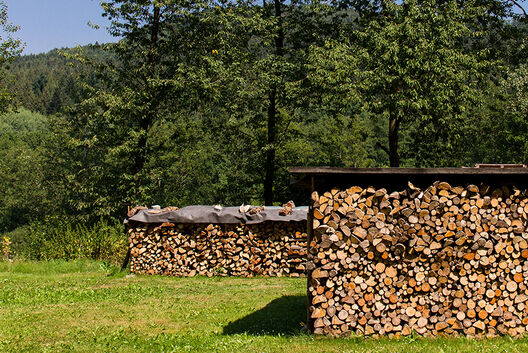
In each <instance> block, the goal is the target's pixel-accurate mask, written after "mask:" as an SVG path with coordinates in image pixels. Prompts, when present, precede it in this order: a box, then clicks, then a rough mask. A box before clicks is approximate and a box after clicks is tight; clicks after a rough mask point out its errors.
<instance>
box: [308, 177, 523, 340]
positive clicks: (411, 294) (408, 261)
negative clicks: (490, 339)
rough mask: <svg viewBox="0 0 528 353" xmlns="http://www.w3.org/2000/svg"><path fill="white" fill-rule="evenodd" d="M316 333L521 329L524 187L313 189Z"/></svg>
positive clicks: (496, 332)
mask: <svg viewBox="0 0 528 353" xmlns="http://www.w3.org/2000/svg"><path fill="white" fill-rule="evenodd" d="M312 199H313V202H314V203H313V215H314V221H313V227H314V235H313V239H312V240H311V242H310V244H309V254H308V262H307V268H308V270H309V274H308V276H309V283H308V287H309V288H308V297H309V302H310V308H309V313H310V319H311V322H310V324H311V326H312V328H313V330H314V332H315V333H316V334H327V335H333V336H336V335H344V334H348V333H351V332H355V333H358V334H363V335H388V336H390V337H391V336H396V337H397V336H402V335H403V336H405V335H410V334H411V333H412V332H413V331H416V332H418V333H420V334H422V335H426V336H436V335H443V334H448V335H457V334H464V335H468V336H475V335H478V336H479V335H486V336H496V335H504V334H508V335H511V336H517V335H523V334H524V333H526V331H527V328H528V281H527V278H528V262H527V261H526V259H527V258H528V233H527V231H526V225H527V220H528V193H527V192H526V191H525V190H519V189H517V188H515V187H508V186H504V185H503V186H499V187H497V188H490V187H489V186H487V185H480V186H476V185H468V186H466V187H461V186H454V187H453V186H451V185H449V184H448V183H446V182H435V183H434V184H433V185H431V186H430V187H428V188H427V189H424V190H421V189H419V188H416V187H414V186H413V185H412V184H409V188H408V189H407V190H403V191H401V192H387V190H385V189H374V188H372V187H369V188H361V187H351V188H349V189H347V190H339V189H333V190H330V191H327V192H323V193H320V194H319V193H317V192H314V193H313V195H312Z"/></svg>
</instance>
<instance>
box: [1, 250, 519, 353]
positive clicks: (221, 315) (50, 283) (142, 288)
mask: <svg viewBox="0 0 528 353" xmlns="http://www.w3.org/2000/svg"><path fill="white" fill-rule="evenodd" d="M305 321H306V282H305V279H303V278H236V277H212V278H207V277H193V278H172V277H159V276H133V277H127V275H126V272H119V271H118V268H117V267H115V266H113V265H108V264H106V263H104V262H95V261H80V260H79V261H70V262H66V261H47V262H13V263H9V262H1V263H0V351H1V352H70V351H76V352H251V351H253V352H433V351H434V352H526V351H528V340H527V339H515V340H514V339H511V338H509V337H503V338H499V339H480V340H477V339H467V338H449V339H448V338H436V339H425V338H421V337H418V336H414V337H408V338H404V339H400V340H389V339H376V338H368V339H365V338H362V337H349V338H338V339H332V338H321V337H316V336H313V335H309V334H307V333H305V332H304V330H303V326H304V323H305Z"/></svg>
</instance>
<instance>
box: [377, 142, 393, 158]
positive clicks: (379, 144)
mask: <svg viewBox="0 0 528 353" xmlns="http://www.w3.org/2000/svg"><path fill="white" fill-rule="evenodd" d="M376 146H377V147H379V148H381V149H382V150H383V151H385V153H387V155H389V156H390V152H389V149H388V148H387V147H385V146H383V145H382V144H381V143H379V142H376Z"/></svg>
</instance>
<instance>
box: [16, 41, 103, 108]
mask: <svg viewBox="0 0 528 353" xmlns="http://www.w3.org/2000/svg"><path fill="white" fill-rule="evenodd" d="M79 51H82V52H83V53H84V55H86V56H87V57H89V58H91V59H93V60H101V61H102V60H105V58H108V52H107V51H104V50H103V49H102V48H101V46H100V45H98V44H96V45H89V46H84V47H81V48H62V49H55V50H52V51H50V52H49V53H44V54H36V55H24V56H20V57H18V58H16V59H15V60H14V61H13V62H12V63H11V64H10V68H9V71H10V73H11V75H10V77H9V79H8V80H7V82H6V83H7V87H8V89H9V90H10V91H11V92H13V94H14V96H15V102H16V104H17V105H18V106H21V107H24V108H26V109H28V110H31V111H34V112H39V113H41V114H45V115H52V114H56V113H58V112H61V111H62V108H63V107H67V106H71V105H73V104H76V103H79V102H80V101H81V100H82V98H83V97H82V83H86V84H89V85H92V86H93V85H95V84H96V83H97V79H96V77H95V76H96V75H95V72H94V71H93V70H92V69H91V68H90V69H88V68H86V67H83V66H81V65H79V64H78V62H77V61H75V60H73V59H72V58H71V56H73V55H75V54H76V53H77V52H79Z"/></svg>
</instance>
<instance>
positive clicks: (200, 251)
mask: <svg viewBox="0 0 528 353" xmlns="http://www.w3.org/2000/svg"><path fill="white" fill-rule="evenodd" d="M128 233H129V234H128V235H129V241H130V248H131V260H130V270H131V272H133V273H142V274H157V275H169V276H185V277H189V276H191V277H192V276H195V275H202V276H243V277H251V276H291V277H302V276H304V273H305V262H306V222H265V223H261V224H255V225H228V224H209V225H203V224H176V225H175V224H171V223H164V224H161V225H154V226H145V225H142V226H138V227H130V229H129V230H128Z"/></svg>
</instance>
